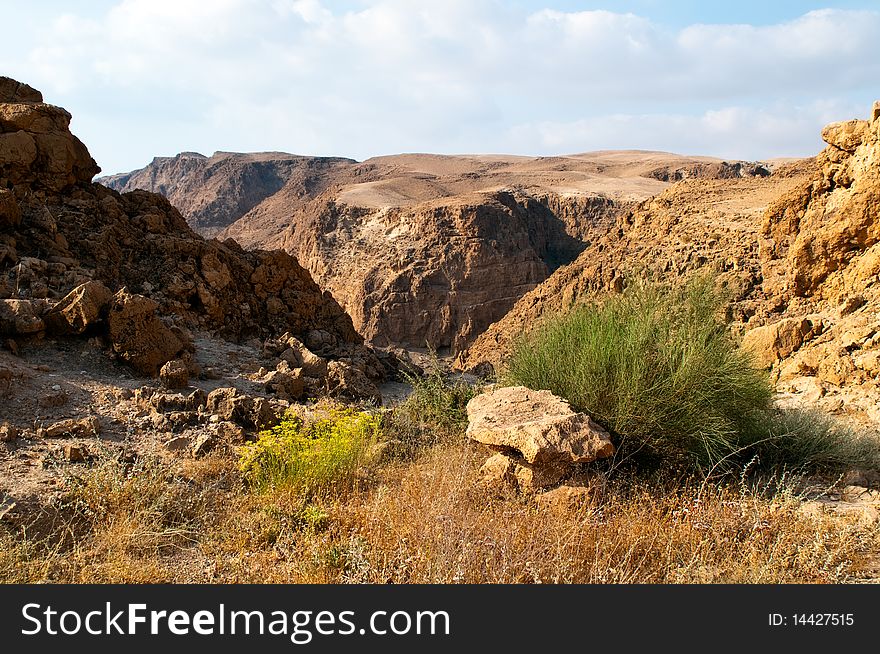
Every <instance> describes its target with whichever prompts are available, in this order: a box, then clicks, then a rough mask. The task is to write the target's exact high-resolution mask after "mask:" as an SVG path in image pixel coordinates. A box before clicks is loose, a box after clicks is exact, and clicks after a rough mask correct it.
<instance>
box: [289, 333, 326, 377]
mask: <svg viewBox="0 0 880 654" xmlns="http://www.w3.org/2000/svg"><path fill="white" fill-rule="evenodd" d="M281 341H282V342H283V343H284V344H286V345H287V347H286V348H285V349H284V350H283V351H282V352H281V354H280V357H281V359H282V360H283V361H286V362H288V363H289V364H290V365H291V366H293V367H294V368H302V372H303V374H304V375H306V376H308V377H316V378H318V379H323V378H324V377H326V376H327V360H326V359H324V358H322V357H319V356H318V355H317V354H315V353H314V352H312V351H311V350H310V349H309V348H307V347H306V346H305V345H304V344H303V343H302V341H300V340H299V339H297V338H295V337H293V336H290V335H289V334H285V335H284V336H282V337H281Z"/></svg>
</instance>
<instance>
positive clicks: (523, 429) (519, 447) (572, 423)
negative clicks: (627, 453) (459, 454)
mask: <svg viewBox="0 0 880 654" xmlns="http://www.w3.org/2000/svg"><path fill="white" fill-rule="evenodd" d="M467 415H468V427H467V432H466V433H467V436H468V438H470V439H472V440H475V441H477V442H479V443H483V444H484V445H488V446H489V447H491V448H493V449H496V450H499V451H502V452H510V451H514V452H517V453H519V454H520V455H521V456H522V457H523V459H525V461H526V462H527V463H531V464H548V463H554V462H563V463H588V462H590V461H595V460H596V459H599V458H604V457H608V456H611V455H612V454H614V445H612V443H611V438H610V437H609V435H608V432H606V431H605V430H604V429H602V427H600V426H599V425H598V424H596V423H595V422H594V421H593V420H592V419H591V418H590V417H589V416H588V415H586V414H585V413H576V412H575V411H573V410H572V408H571V406H570V405H569V404H568V402H566V401H565V400H563V399H561V398H559V397H556V396H555V395H553V394H552V393H551V392H550V391H533V390H531V389H528V388H526V387H524V386H510V387H502V388H496V389H494V390H492V391H489V392H487V393H482V394H480V395H478V396H476V397H474V398H473V399H471V400H470V401H469V402H468V404H467Z"/></svg>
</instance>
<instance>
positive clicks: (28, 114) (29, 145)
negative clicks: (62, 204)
mask: <svg viewBox="0 0 880 654" xmlns="http://www.w3.org/2000/svg"><path fill="white" fill-rule="evenodd" d="M69 126H70V114H69V113H67V112H66V111H65V110H64V109H61V108H60V107H55V106H52V105H49V104H44V103H43V101H42V96H41V94H40V93H39V92H38V91H36V90H34V89H32V88H30V87H29V86H27V85H26V84H21V83H19V82H16V81H15V80H12V79H9V78H8V77H4V78H2V79H0V177H5V178H6V179H8V180H9V181H10V182H11V183H12V184H22V183H28V184H31V185H33V186H36V187H38V188H41V189H45V190H47V191H60V190H62V189H65V188H67V187H70V186H72V185H74V184H76V183H77V182H90V181H91V180H92V177H94V176H95V175H97V174H98V173H99V172H100V171H101V169H100V168H99V167H98V165H97V164H96V163H95V161H94V159H92V158H91V156H90V155H89V152H88V150H87V149H86V147H85V146H84V145H83V144H82V142H81V141H80V140H79V139H78V138H76V137H75V136H74V135H73V134H71V133H70V130H69V129H68V128H69Z"/></svg>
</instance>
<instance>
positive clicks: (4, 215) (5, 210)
mask: <svg viewBox="0 0 880 654" xmlns="http://www.w3.org/2000/svg"><path fill="white" fill-rule="evenodd" d="M20 223H21V209H19V207H18V202H16V200H15V194H14V193H13V192H12V191H8V190H6V189H0V229H2V228H4V227H18V225H19V224H20Z"/></svg>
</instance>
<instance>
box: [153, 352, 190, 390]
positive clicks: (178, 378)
mask: <svg viewBox="0 0 880 654" xmlns="http://www.w3.org/2000/svg"><path fill="white" fill-rule="evenodd" d="M159 381H160V382H161V383H162V386H164V387H165V388H168V389H175V388H186V387H187V386H189V369H188V368H187V365H186V362H184V361H183V359H172V360H171V361H168V362H167V363H165V364H164V365H163V366H162V367H161V368H160V369H159Z"/></svg>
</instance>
